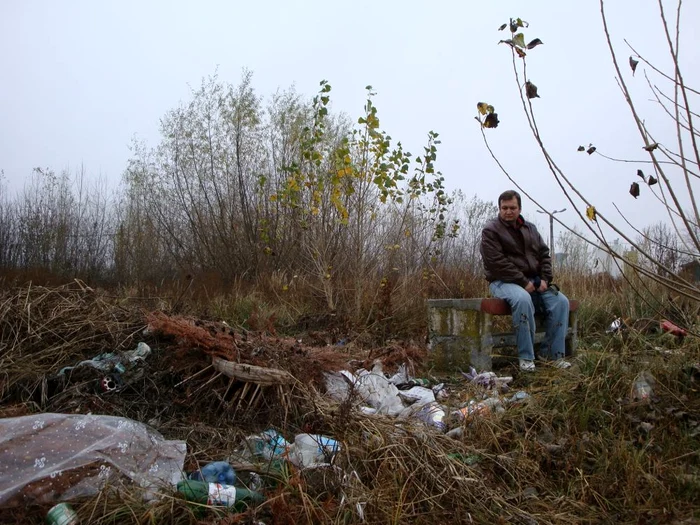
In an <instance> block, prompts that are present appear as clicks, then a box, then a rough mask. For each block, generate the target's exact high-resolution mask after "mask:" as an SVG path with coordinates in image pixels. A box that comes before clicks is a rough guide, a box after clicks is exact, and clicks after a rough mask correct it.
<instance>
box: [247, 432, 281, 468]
mask: <svg viewBox="0 0 700 525" xmlns="http://www.w3.org/2000/svg"><path fill="white" fill-rule="evenodd" d="M245 442H246V447H247V448H248V450H249V452H250V453H251V454H253V455H254V456H258V457H262V458H265V459H268V460H269V459H279V458H281V457H283V456H284V455H286V454H287V451H288V449H289V445H290V443H289V441H287V440H286V439H284V437H283V436H282V435H281V434H280V433H278V432H277V431H276V430H274V429H271V428H270V429H268V430H265V431H264V432H261V433H260V434H254V435H252V436H248V437H247V438H245Z"/></svg>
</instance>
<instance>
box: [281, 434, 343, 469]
mask: <svg viewBox="0 0 700 525" xmlns="http://www.w3.org/2000/svg"><path fill="white" fill-rule="evenodd" d="M339 450H340V443H338V442H337V441H336V440H335V439H333V438H330V437H328V436H322V435H320V434H297V435H296V436H295V437H294V445H293V446H292V447H290V450H289V460H290V461H291V462H292V463H294V464H295V465H296V466H297V467H310V466H313V465H318V464H322V463H331V462H332V461H333V458H334V457H335V454H336V453H337V452H338V451H339Z"/></svg>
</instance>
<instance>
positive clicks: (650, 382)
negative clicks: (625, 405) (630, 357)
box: [630, 370, 656, 402]
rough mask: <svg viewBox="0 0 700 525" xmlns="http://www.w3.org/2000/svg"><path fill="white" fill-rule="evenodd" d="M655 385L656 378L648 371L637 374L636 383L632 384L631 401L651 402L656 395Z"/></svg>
mask: <svg viewBox="0 0 700 525" xmlns="http://www.w3.org/2000/svg"><path fill="white" fill-rule="evenodd" d="M655 383H656V380H655V379H654V376H653V375H651V373H649V372H647V371H646V370H645V371H643V372H640V373H639V374H637V377H636V378H635V379H634V383H632V390H631V392H630V398H631V400H632V401H644V402H649V401H650V400H651V396H652V395H653V394H654V384H655Z"/></svg>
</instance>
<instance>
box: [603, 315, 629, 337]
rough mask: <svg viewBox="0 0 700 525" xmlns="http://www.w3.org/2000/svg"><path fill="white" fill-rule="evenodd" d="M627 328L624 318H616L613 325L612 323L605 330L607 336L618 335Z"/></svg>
mask: <svg viewBox="0 0 700 525" xmlns="http://www.w3.org/2000/svg"><path fill="white" fill-rule="evenodd" d="M624 326H625V323H624V321H623V320H622V317H618V318H616V319H615V320H614V321H613V322H612V323H610V326H609V327H608V328H607V329H606V330H605V333H606V334H616V333H617V332H619V331H620V330H622V328H623V327H624Z"/></svg>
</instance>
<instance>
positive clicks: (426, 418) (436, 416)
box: [416, 402, 447, 432]
mask: <svg viewBox="0 0 700 525" xmlns="http://www.w3.org/2000/svg"><path fill="white" fill-rule="evenodd" d="M416 417H417V418H418V419H420V420H421V421H423V422H424V423H426V424H428V425H431V426H433V427H435V428H437V429H438V430H440V431H441V432H444V431H445V429H446V428H447V426H446V425H445V422H444V421H443V420H444V419H445V410H444V409H443V408H442V407H441V406H440V405H439V404H438V403H437V402H432V403H427V404H425V405H423V407H422V408H421V409H420V410H419V411H418V412H416Z"/></svg>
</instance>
